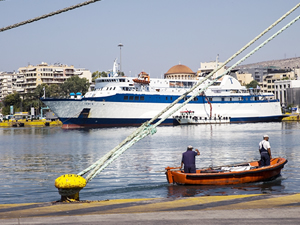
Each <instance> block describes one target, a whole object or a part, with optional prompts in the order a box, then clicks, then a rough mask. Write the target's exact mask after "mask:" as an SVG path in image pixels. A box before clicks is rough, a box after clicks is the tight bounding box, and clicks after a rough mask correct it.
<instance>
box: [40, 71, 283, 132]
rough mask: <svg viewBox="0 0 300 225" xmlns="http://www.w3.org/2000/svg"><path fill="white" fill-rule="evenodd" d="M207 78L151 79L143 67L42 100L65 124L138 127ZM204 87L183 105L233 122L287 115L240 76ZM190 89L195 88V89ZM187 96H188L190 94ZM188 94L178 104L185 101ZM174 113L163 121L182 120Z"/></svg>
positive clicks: (266, 119)
mask: <svg viewBox="0 0 300 225" xmlns="http://www.w3.org/2000/svg"><path fill="white" fill-rule="evenodd" d="M202 79H204V77H197V78H196V79H190V80H186V79H170V78H169V79H162V78H151V79H150V76H149V75H148V74H146V73H145V72H142V73H140V74H139V77H138V78H132V77H120V76H112V77H101V78H98V79H96V81H95V89H94V90H93V91H90V92H87V93H86V94H85V95H84V96H80V95H78V96H71V97H70V98H68V99H52V98H44V99H42V101H43V102H44V103H45V104H46V105H47V106H48V107H49V108H50V109H51V110H52V111H53V112H54V113H55V114H56V115H57V116H58V118H59V119H60V120H61V122H62V123H63V128H66V129H68V128H86V127H91V128H92V127H119V126H139V125H141V124H142V123H143V122H145V121H147V120H149V119H151V118H153V117H154V116H155V115H157V114H158V113H159V112H160V111H161V110H163V109H164V108H165V107H167V106H168V105H169V104H171V103H172V102H173V101H174V100H176V99H177V98H178V97H179V96H181V95H182V94H184V93H185V92H186V91H187V90H189V89H190V88H191V87H193V86H194V85H195V84H196V83H197V82H199V81H201V80H202ZM208 84H211V86H209V87H208V88H207V89H206V91H205V92H203V93H201V94H200V95H198V96H197V97H195V98H194V99H193V100H192V101H190V102H189V103H188V104H187V105H186V106H185V108H187V109H188V110H191V111H194V112H195V114H197V116H199V117H203V118H205V117H207V118H209V117H215V116H219V115H221V116H222V117H228V118H229V119H230V123H241V122H270V121H281V119H282V117H283V115H282V113H281V107H280V103H279V101H278V100H276V99H274V96H273V94H272V93H260V92H258V91H255V90H253V89H246V88H245V87H244V86H242V85H241V84H240V83H239V81H238V80H237V79H235V78H234V77H232V76H229V75H225V76H223V77H222V78H221V79H220V80H218V81H216V82H213V81H211V80H206V81H204V82H203V83H202V84H201V85H200V86H199V90H200V89H201V88H202V87H203V86H206V85H208ZM191 94H192V93H191ZM188 97H189V96H187V97H186V98H188ZM183 102H184V99H183V100H181V101H180V102H179V103H178V104H182V103H183ZM179 113H180V111H178V112H175V113H174V114H173V115H171V116H170V117H169V118H167V119H166V120H165V121H164V122H163V123H162V124H164V125H174V124H178V121H177V120H176V119H175V118H176V116H177V115H179Z"/></svg>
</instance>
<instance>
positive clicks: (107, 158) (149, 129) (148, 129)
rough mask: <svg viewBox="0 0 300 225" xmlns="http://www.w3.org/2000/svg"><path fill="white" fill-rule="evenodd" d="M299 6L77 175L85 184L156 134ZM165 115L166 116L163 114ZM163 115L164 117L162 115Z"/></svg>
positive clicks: (277, 33) (273, 36)
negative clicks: (84, 176)
mask: <svg viewBox="0 0 300 225" xmlns="http://www.w3.org/2000/svg"><path fill="white" fill-rule="evenodd" d="M299 6H300V3H299V4H297V5H296V6H295V7H294V8H293V9H291V10H290V11H289V12H287V13H286V14H285V15H284V16H282V17H281V18H280V19H278V20H277V21H276V22H275V23H273V24H272V25H271V26H269V27H268V28H267V29H266V30H265V31H263V32H262V33H261V34H260V35H258V36H257V37H256V38H254V39H253V40H252V41H250V42H249V43H248V44H247V45H245V46H244V47H243V48H241V49H240V50H239V51H238V52H236V53H235V54H234V55H233V56H232V57H230V58H229V59H228V60H226V61H225V62H224V63H223V64H222V65H220V66H219V67H218V68H216V69H215V70H214V71H212V72H211V73H210V74H209V75H207V76H206V77H205V78H204V79H203V80H201V81H200V82H198V83H197V84H196V85H195V86H194V87H193V88H191V89H190V90H189V91H187V92H186V93H184V94H183V95H182V96H180V97H179V98H178V99H177V100H175V101H174V102H173V103H172V104H171V105H169V106H168V107H166V108H165V109H164V110H162V111H161V112H160V113H159V114H157V115H156V116H155V117H154V118H152V119H151V120H150V121H147V122H145V123H144V124H143V125H142V126H140V127H139V128H138V129H137V130H136V131H135V132H133V133H132V134H131V135H130V136H128V137H127V138H126V139H125V140H124V141H123V142H122V143H121V144H119V145H118V146H116V147H115V148H114V149H113V150H111V151H110V152H108V153H107V154H106V155H104V156H103V157H102V158H100V159H99V160H98V161H97V162H95V163H94V164H93V165H91V166H90V167H89V168H87V169H85V170H83V171H82V172H80V173H79V174H78V175H84V174H86V173H87V172H89V171H91V172H90V173H89V175H88V176H87V177H86V180H87V182H89V181H91V180H92V179H93V178H94V177H95V176H96V175H97V174H98V173H100V172H101V171H102V170H103V169H105V168H106V167H107V166H108V165H109V164H110V163H112V162H113V161H114V160H115V159H116V158H118V157H119V156H120V155H121V154H122V153H124V152H125V151H126V150H127V149H128V148H129V147H131V146H132V145H134V144H135V143H136V142H138V141H139V140H141V139H143V138H144V137H146V136H147V135H149V134H154V133H155V132H156V127H157V126H158V125H159V124H161V123H162V122H163V121H164V120H165V119H167V118H168V117H169V116H171V115H172V114H173V113H174V112H176V111H178V110H179V109H180V108H182V107H183V106H184V105H186V104H187V103H188V102H190V101H191V100H192V99H193V98H194V97H195V96H197V95H198V94H199V93H201V92H203V91H204V90H206V89H207V88H208V87H209V86H210V85H211V84H213V82H211V83H210V84H207V85H206V86H205V87H203V88H201V90H199V91H196V92H195V93H194V94H193V95H192V96H191V97H189V98H188V99H187V100H186V101H185V102H184V103H183V104H181V105H179V106H177V107H175V109H173V110H172V111H171V112H169V113H167V112H168V111H169V110H170V109H171V108H172V107H173V106H174V105H176V104H177V103H178V102H179V101H180V100H182V99H183V98H184V97H186V96H187V95H188V94H189V93H191V92H192V91H194V90H195V89H196V88H197V87H199V86H200V84H202V83H203V82H204V81H206V80H207V79H208V78H210V77H211V76H213V75H214V74H215V73H216V72H217V71H218V70H220V69H221V68H222V67H223V66H224V65H226V64H227V63H228V62H230V61H231V60H233V59H234V58H235V57H237V56H238V55H239V54H240V53H242V52H243V51H244V50H246V49H247V48H248V47H249V46H250V45H252V44H253V43H254V42H255V41H257V40H258V39H259V38H261V37H262V36H263V35H264V34H265V33H267V32H268V31H269V30H271V29H272V28H273V27H274V26H275V25H277V24H278V23H279V22H280V21H282V20H283V19H284V18H285V17H287V16H288V15H289V14H290V13H292V12H293V11H294V10H295V9H296V8H298V7H299ZM299 18H300V16H298V17H297V18H295V19H294V20H293V21H291V22H290V23H289V24H287V25H286V26H284V27H283V28H282V29H281V30H279V31H278V32H276V33H275V34H274V35H272V36H271V37H270V38H268V39H267V40H266V41H265V42H263V43H262V44H261V45H259V46H258V47H256V48H255V49H254V50H252V51H251V52H250V53H248V54H247V55H246V56H245V57H243V58H242V59H241V60H239V61H238V62H237V63H235V64H234V65H233V66H231V67H230V68H229V69H228V70H226V71H225V72H224V73H223V74H221V75H220V76H218V77H217V78H216V79H215V80H214V81H216V80H218V79H219V78H220V77H222V76H224V75H225V74H226V73H227V72H229V71H230V70H231V69H233V68H234V67H235V66H237V65H238V64H240V63H241V62H243V61H244V60H246V59H247V58H248V57H250V56H251V55H252V54H254V53H255V52H256V51H258V50H259V49H260V48H261V47H263V46H264V45H266V44H267V43H268V42H269V41H271V40H272V39H273V38H275V37H276V36H277V35H279V34H280V33H282V32H283V31H284V30H285V29H287V28H288V27H289V26H291V25H292V24H293V23H295V22H296V21H297V20H298V19H299ZM165 113H166V114H165ZM164 114H165V115H164ZM162 115H164V116H163V117H161V119H160V120H159V121H158V122H156V123H155V124H154V125H150V124H151V123H152V122H154V121H155V120H156V119H158V118H159V117H160V116H162Z"/></svg>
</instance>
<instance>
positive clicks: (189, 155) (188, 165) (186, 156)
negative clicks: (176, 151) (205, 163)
mask: <svg viewBox="0 0 300 225" xmlns="http://www.w3.org/2000/svg"><path fill="white" fill-rule="evenodd" d="M192 150H193V146H191V145H189V146H188V147H187V150H186V152H184V153H182V160H181V168H182V166H183V164H184V172H185V173H196V165H195V157H196V156H197V155H200V152H199V150H198V149H195V152H194V151H192Z"/></svg>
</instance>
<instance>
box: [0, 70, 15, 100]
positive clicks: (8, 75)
mask: <svg viewBox="0 0 300 225" xmlns="http://www.w3.org/2000/svg"><path fill="white" fill-rule="evenodd" d="M16 80H17V76H16V73H14V72H0V100H1V99H3V98H4V97H5V96H7V95H9V94H12V93H13V91H14V86H13V84H14V83H15V82H16Z"/></svg>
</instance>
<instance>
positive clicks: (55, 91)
mask: <svg viewBox="0 0 300 225" xmlns="http://www.w3.org/2000/svg"><path fill="white" fill-rule="evenodd" d="M49 92H50V95H49V97H50V98H58V97H60V95H61V88H60V86H59V85H58V84H51V85H50V86H49Z"/></svg>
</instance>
